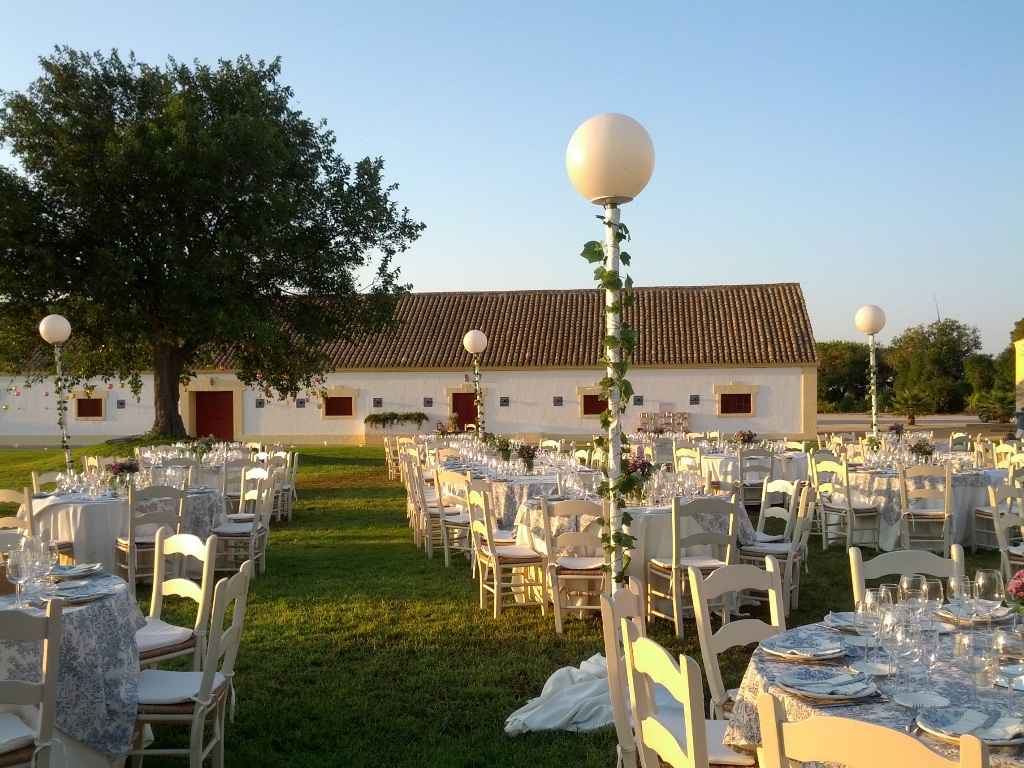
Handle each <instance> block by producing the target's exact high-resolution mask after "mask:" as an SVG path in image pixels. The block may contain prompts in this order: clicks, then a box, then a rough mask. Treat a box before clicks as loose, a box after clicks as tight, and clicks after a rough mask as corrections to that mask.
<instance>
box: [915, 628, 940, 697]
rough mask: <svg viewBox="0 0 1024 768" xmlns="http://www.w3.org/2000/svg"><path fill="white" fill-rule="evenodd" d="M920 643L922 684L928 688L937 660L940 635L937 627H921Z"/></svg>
mask: <svg viewBox="0 0 1024 768" xmlns="http://www.w3.org/2000/svg"><path fill="white" fill-rule="evenodd" d="M919 637H920V641H921V665H922V666H923V667H924V684H925V687H928V684H929V683H930V681H931V673H932V667H934V666H935V662H937V661H938V660H939V647H940V645H941V640H942V635H941V634H940V632H939V630H938V627H937V626H935V625H933V626H932V627H927V628H926V627H922V628H921V633H920V635H919Z"/></svg>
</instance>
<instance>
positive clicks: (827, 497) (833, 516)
mask: <svg viewBox="0 0 1024 768" xmlns="http://www.w3.org/2000/svg"><path fill="white" fill-rule="evenodd" d="M811 467H812V474H813V484H814V490H815V492H816V495H817V497H818V513H819V516H820V519H821V524H822V534H821V544H822V548H827V547H828V545H829V543H830V542H831V541H832V539H833V538H840V539H843V540H844V542H845V544H846V548H847V549H849V548H850V547H854V546H864V545H869V546H873V547H874V548H875V549H879V548H880V547H879V541H878V519H879V515H880V514H881V510H879V508H878V506H877V505H876V504H873V503H871V502H870V501H868V500H866V499H864V498H863V496H862V494H861V492H860V490H858V489H857V488H854V487H853V486H851V485H850V469H849V465H848V464H847V463H846V459H841V460H839V461H831V460H828V459H824V460H818V461H814V462H813V463H812V465H811Z"/></svg>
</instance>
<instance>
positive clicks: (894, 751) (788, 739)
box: [757, 692, 989, 768]
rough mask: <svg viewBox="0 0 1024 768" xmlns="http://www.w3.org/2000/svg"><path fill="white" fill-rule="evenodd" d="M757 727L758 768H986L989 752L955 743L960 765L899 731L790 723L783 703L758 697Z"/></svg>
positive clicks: (843, 721)
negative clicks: (834, 766) (814, 767)
mask: <svg viewBox="0 0 1024 768" xmlns="http://www.w3.org/2000/svg"><path fill="white" fill-rule="evenodd" d="M757 710H758V716H759V719H760V722H761V743H762V748H761V751H760V752H759V756H760V758H761V768H789V767H790V766H791V765H792V764H793V763H792V762H791V761H797V762H799V763H808V762H814V763H819V762H820V763H838V764H841V765H845V766H847V768H877V766H880V765H893V766H896V765H899V766H914V768H957V766H960V768H987V766H988V764H989V759H988V746H987V745H986V744H985V742H983V741H982V740H981V739H979V738H978V737H977V736H971V735H970V734H966V735H964V736H961V737H960V759H959V761H958V760H951V759H949V758H947V757H945V756H943V755H940V754H939V753H938V752H935V751H933V750H932V749H931V748H930V747H929V746H928V745H927V744H925V743H924V742H921V741H918V740H917V739H915V738H914V737H913V736H911V735H910V734H908V733H906V732H905V731H903V730H897V729H894V728H888V727H886V726H884V725H878V724H876V723H869V722H866V721H864V720H852V719H847V718H845V717H823V716H820V715H819V716H817V717H811V718H808V719H807V720H803V721H801V722H798V723H794V722H789V720H787V718H786V709H785V707H784V706H783V704H782V702H781V701H779V700H778V699H776V698H775V697H774V696H772V695H771V694H770V693H766V692H761V693H760V694H759V695H758V697H757Z"/></svg>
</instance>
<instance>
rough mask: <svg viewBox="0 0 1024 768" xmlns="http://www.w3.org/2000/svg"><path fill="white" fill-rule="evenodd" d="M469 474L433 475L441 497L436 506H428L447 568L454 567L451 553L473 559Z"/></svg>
mask: <svg viewBox="0 0 1024 768" xmlns="http://www.w3.org/2000/svg"><path fill="white" fill-rule="evenodd" d="M470 482H472V477H471V475H470V473H469V472H467V473H465V474H462V473H461V472H453V471H452V470H444V469H438V470H437V471H436V472H435V473H434V488H435V489H436V491H437V494H438V499H439V500H438V503H437V505H436V506H434V505H430V504H428V505H427V508H428V510H429V511H430V514H431V519H432V522H435V523H436V524H437V525H438V526H439V527H440V534H441V541H442V544H443V545H444V564H445V566H446V567H448V566H450V565H451V564H452V552H462V553H464V554H465V555H466V557H469V558H470V559H472V553H473V542H472V540H471V537H470V535H469V510H468V506H469V483H470Z"/></svg>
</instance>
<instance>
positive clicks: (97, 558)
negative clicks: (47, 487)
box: [32, 490, 224, 573]
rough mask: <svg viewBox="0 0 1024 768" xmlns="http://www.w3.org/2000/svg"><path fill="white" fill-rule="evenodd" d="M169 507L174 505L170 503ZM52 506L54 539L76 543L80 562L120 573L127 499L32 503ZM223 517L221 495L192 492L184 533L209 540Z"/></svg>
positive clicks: (38, 506) (81, 498) (63, 499)
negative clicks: (118, 546) (118, 547)
mask: <svg viewBox="0 0 1024 768" xmlns="http://www.w3.org/2000/svg"><path fill="white" fill-rule="evenodd" d="M153 503H159V500H156V499H154V500H153ZM166 503H167V504H170V503H171V501H170V499H168V500H167V501H166ZM50 505H57V506H58V507H59V510H58V511H57V512H56V515H55V521H56V531H54V530H51V532H50V535H51V537H52V538H58V539H64V540H71V541H73V542H74V548H75V560H76V561H77V562H79V563H100V564H101V565H102V566H103V570H104V571H106V572H107V573H116V562H117V557H116V542H117V537H118V536H126V535H127V534H128V499H127V497H122V498H117V499H111V498H102V497H101V498H98V499H93V498H90V497H88V496H75V495H69V496H45V497H43V498H38V499H33V501H32V508H33V509H34V510H40V509H42V508H43V507H45V506H50ZM223 514H224V498H223V497H222V496H221V495H220V492H219V491H215V490H195V491H189V494H188V499H187V500H186V501H185V519H184V521H183V523H182V530H183V531H184V532H185V533H192V534H195V535H196V536H198V537H199V538H201V539H203V540H205V539H206V538H207V537H208V536H209V535H210V530H211V529H212V528H213V526H214V525H216V524H217V522H218V521H219V520H221V519H222V518H223Z"/></svg>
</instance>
